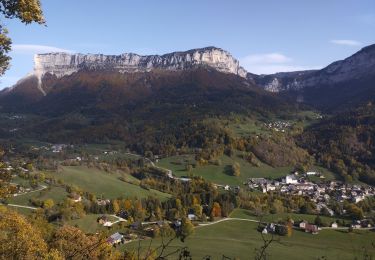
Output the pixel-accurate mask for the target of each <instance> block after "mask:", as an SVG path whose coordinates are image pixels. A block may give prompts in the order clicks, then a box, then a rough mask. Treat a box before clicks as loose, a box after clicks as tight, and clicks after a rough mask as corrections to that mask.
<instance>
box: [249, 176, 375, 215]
mask: <svg viewBox="0 0 375 260" xmlns="http://www.w3.org/2000/svg"><path fill="white" fill-rule="evenodd" d="M311 175H316V176H321V175H320V174H319V173H317V172H307V173H305V174H302V175H300V174H298V173H295V174H290V175H287V176H286V177H285V178H283V179H281V180H271V179H266V178H250V179H248V182H247V186H248V187H249V188H250V189H251V190H259V191H261V192H263V193H266V192H270V191H279V192H282V193H288V194H291V195H303V196H308V197H310V199H311V200H312V201H314V202H315V203H316V204H317V205H318V207H319V208H318V210H320V209H322V208H324V207H325V208H327V207H326V205H325V203H327V202H328V201H329V200H331V199H334V200H336V201H338V202H343V201H350V202H353V203H357V202H359V201H362V200H364V199H365V198H366V197H369V196H374V195H375V188H374V187H371V186H365V185H359V184H345V183H343V182H340V181H329V182H322V183H313V182H311V181H309V180H308V178H307V177H308V176H311ZM327 210H328V211H330V210H329V209H328V208H327ZM332 214H333V212H332Z"/></svg>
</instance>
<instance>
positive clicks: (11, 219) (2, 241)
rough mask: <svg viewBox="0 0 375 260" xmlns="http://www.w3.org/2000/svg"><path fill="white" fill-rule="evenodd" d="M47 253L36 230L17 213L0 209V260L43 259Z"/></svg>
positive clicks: (45, 245)
mask: <svg viewBox="0 0 375 260" xmlns="http://www.w3.org/2000/svg"><path fill="white" fill-rule="evenodd" d="M47 253H48V247H47V244H46V242H45V241H44V240H43V238H42V235H41V233H40V232H39V230H38V229H36V228H34V227H33V226H32V225H31V224H30V223H28V222H27V220H26V219H25V218H24V217H23V216H21V215H19V214H18V213H16V212H13V211H10V210H7V209H6V208H0V259H43V258H44V257H45V256H46V255H47Z"/></svg>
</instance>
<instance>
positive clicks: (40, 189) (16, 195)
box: [13, 185, 47, 197]
mask: <svg viewBox="0 0 375 260" xmlns="http://www.w3.org/2000/svg"><path fill="white" fill-rule="evenodd" d="M40 186H41V187H40V188H39V189H36V190H32V191H29V192H24V193H20V194H17V193H16V194H13V197H18V196H22V195H26V194H29V193H33V192H37V191H42V190H44V189H47V186H45V185H40Z"/></svg>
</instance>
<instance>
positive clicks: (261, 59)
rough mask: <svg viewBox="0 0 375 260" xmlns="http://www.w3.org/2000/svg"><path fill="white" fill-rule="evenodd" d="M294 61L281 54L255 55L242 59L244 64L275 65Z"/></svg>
mask: <svg viewBox="0 0 375 260" xmlns="http://www.w3.org/2000/svg"><path fill="white" fill-rule="evenodd" d="M290 61H292V59H291V58H289V57H286V56H285V55H283V54H281V53H276V52H274V53H264V54H253V55H249V56H246V57H244V58H243V59H242V62H243V63H247V64H258V63H263V64H273V63H286V62H290Z"/></svg>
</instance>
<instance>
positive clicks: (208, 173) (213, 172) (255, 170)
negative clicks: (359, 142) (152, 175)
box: [157, 151, 335, 185]
mask: <svg viewBox="0 0 375 260" xmlns="http://www.w3.org/2000/svg"><path fill="white" fill-rule="evenodd" d="M240 155H241V152H240V151H237V152H236V153H235V155H234V156H233V157H229V156H226V155H223V156H221V157H220V161H221V165H212V164H209V165H204V166H198V167H196V168H193V169H192V170H191V172H187V171H186V169H185V165H186V164H195V160H194V156H193V155H178V156H172V157H167V158H163V159H161V160H160V161H159V162H158V163H157V165H158V166H160V167H163V168H167V169H171V170H172V171H173V174H174V175H176V176H178V177H184V176H188V175H190V174H191V175H197V176H202V177H203V178H205V179H206V180H209V181H211V182H214V183H218V184H229V185H239V184H242V183H244V182H245V181H246V180H247V179H248V178H261V177H263V178H269V179H278V178H281V177H284V176H286V175H287V174H289V173H290V172H291V171H292V170H293V167H289V166H287V167H276V168H274V167H271V166H269V165H267V164H265V163H260V166H259V167H255V166H252V165H251V164H250V163H248V162H247V161H246V160H244V159H242V158H241V157H240ZM234 162H238V163H239V164H240V166H241V175H240V176H239V177H235V176H232V175H230V174H228V168H229V167H230V166H231V165H232V164H233V163H234ZM310 170H314V171H318V172H321V173H323V175H324V176H325V179H324V180H332V179H335V175H334V174H333V173H332V172H331V171H329V170H327V169H325V168H323V167H321V166H313V167H312V168H311V169H310ZM312 178H315V179H314V181H319V178H318V177H312Z"/></svg>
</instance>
